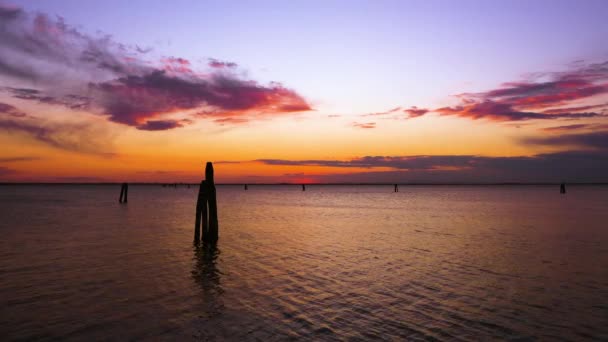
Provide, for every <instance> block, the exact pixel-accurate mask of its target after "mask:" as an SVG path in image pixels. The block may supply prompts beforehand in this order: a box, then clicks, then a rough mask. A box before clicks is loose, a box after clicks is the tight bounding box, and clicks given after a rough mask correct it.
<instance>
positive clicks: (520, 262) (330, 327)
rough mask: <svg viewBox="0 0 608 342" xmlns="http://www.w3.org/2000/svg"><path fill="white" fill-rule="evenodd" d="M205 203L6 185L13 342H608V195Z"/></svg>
mask: <svg viewBox="0 0 608 342" xmlns="http://www.w3.org/2000/svg"><path fill="white" fill-rule="evenodd" d="M197 191H198V189H195V188H192V189H187V188H177V189H176V188H163V187H160V186H141V185H132V186H130V187H129V202H128V204H124V205H119V204H118V203H116V197H117V196H118V194H119V192H120V186H0V236H1V237H2V238H1V239H0V279H1V281H0V317H1V318H2V319H0V336H1V337H2V338H3V340H14V339H21V340H40V339H42V340H108V339H114V340H238V341H241V340H263V341H266V340H285V339H309V340H310V339H314V340H335V339H349V340H370V339H384V340H416V339H425V340H429V339H430V340H433V339H440V340H454V339H456V340H459V339H460V340H492V339H499V340H503V339H523V340H529V339H541V340H559V339H565V340H586V339H588V340H590V339H606V337H607V336H608V320H607V318H608V306H607V305H606V302H607V301H608V300H607V299H608V267H606V265H608V229H606V222H608V210H607V208H608V187H606V186H569V187H568V193H567V194H566V195H560V194H559V187H554V186H550V187H548V186H478V187H475V186H401V187H400V188H399V192H394V187H393V186H392V185H390V186H314V185H310V186H307V187H306V191H301V187H300V186H291V187H290V186H276V187H273V186H256V185H253V186H249V189H248V191H244V190H243V188H242V187H240V186H238V187H237V186H234V187H231V186H218V190H217V191H218V193H217V195H218V213H219V221H220V241H219V242H218V245H217V246H214V247H195V248H194V249H193V247H192V235H193V229H192V228H193V223H194V214H195V211H194V210H195V205H196V196H197ZM220 249H221V253H220Z"/></svg>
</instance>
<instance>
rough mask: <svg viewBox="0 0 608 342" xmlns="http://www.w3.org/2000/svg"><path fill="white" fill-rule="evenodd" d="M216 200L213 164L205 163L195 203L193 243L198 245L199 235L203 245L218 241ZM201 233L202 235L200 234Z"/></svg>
mask: <svg viewBox="0 0 608 342" xmlns="http://www.w3.org/2000/svg"><path fill="white" fill-rule="evenodd" d="M218 226H219V223H218V219H217V199H216V191H215V182H214V180H213V164H212V163H211V162H207V165H206V166H205V179H204V180H203V181H201V185H200V187H199V190H198V199H197V201H196V219H195V223H194V243H195V244H199V243H200V241H201V235H202V238H203V243H204V244H210V243H211V244H212V243H215V242H217V240H218ZM201 233H202V234H201Z"/></svg>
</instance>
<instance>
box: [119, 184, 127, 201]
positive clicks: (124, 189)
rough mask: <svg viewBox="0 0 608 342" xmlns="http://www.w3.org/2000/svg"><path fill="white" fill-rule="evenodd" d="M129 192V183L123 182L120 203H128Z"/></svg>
mask: <svg viewBox="0 0 608 342" xmlns="http://www.w3.org/2000/svg"><path fill="white" fill-rule="evenodd" d="M128 194H129V184H127V183H122V185H121V186H120V197H119V198H118V203H127V196H128Z"/></svg>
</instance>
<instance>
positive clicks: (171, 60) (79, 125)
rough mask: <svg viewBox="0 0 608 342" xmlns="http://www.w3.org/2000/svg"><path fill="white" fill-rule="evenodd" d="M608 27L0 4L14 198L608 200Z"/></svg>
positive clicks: (496, 18)
mask: <svg viewBox="0 0 608 342" xmlns="http://www.w3.org/2000/svg"><path fill="white" fill-rule="evenodd" d="M606 13H608V2H606V1H603V0H599V1H594V0H586V1H559V0H552V1H540V0H539V1H517V0H514V1H481V0H479V1H447V0H446V1H432V0H431V1H405V0H404V1H183V0H174V1H128V2H127V1H114V0H111V1H103V2H92V1H77V0H73V1H67V0H52V1H11V2H8V1H4V0H0V146H2V148H1V149H0V182H85V183H87V182H198V181H200V180H201V178H203V172H204V165H205V163H206V162H207V161H212V162H214V165H215V169H216V181H217V182H220V183H278V182H292V183H360V182H364V183H496V182H608V117H607V116H608V44H606V42H608V21H606V20H605V14H606Z"/></svg>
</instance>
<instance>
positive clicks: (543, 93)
mask: <svg viewBox="0 0 608 342" xmlns="http://www.w3.org/2000/svg"><path fill="white" fill-rule="evenodd" d="M535 76H536V77H535V79H531V80H526V81H520V82H507V83H504V84H502V85H501V86H500V87H499V88H496V89H491V90H488V91H485V92H480V93H463V94H459V95H456V97H457V98H458V100H459V101H460V104H458V105H454V106H447V107H441V108H436V109H427V108H417V107H411V108H410V109H409V110H408V109H406V110H405V112H406V113H407V114H408V117H409V118H415V117H420V116H423V115H426V114H427V113H432V112H434V113H438V114H439V115H442V116H457V117H462V118H468V119H472V120H479V119H486V120H491V121H524V120H553V119H583V118H593V117H600V116H605V115H606V113H607V112H608V104H606V103H603V104H594V105H586V106H577V105H576V103H577V101H581V100H588V99H591V98H594V97H598V96H603V95H608V62H604V63H597V64H590V65H585V66H582V67H579V68H578V69H576V70H571V71H568V72H554V73H544V74H540V75H539V74H537V75H535ZM539 77H543V78H545V79H547V78H548V79H550V80H548V81H544V82H537V81H535V80H536V79H538V78H539Z"/></svg>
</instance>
